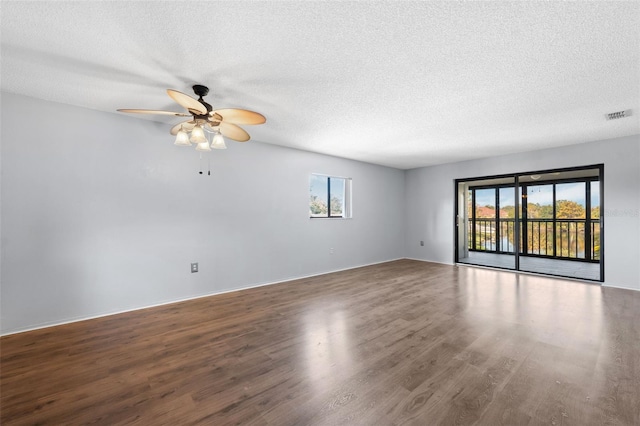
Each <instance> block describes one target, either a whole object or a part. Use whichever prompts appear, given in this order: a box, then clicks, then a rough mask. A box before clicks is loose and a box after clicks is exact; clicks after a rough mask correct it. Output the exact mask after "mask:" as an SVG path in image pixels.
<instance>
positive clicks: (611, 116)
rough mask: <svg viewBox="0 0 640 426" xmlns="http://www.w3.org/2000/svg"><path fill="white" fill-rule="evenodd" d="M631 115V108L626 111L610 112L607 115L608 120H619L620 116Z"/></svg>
mask: <svg viewBox="0 0 640 426" xmlns="http://www.w3.org/2000/svg"><path fill="white" fill-rule="evenodd" d="M629 116H631V110H630V109H627V110H624V111H616V112H610V113H609V114H607V115H606V117H607V120H617V119H618V118H625V117H629Z"/></svg>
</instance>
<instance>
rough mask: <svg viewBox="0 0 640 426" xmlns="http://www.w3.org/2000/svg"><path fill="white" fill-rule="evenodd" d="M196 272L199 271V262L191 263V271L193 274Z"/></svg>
mask: <svg viewBox="0 0 640 426" xmlns="http://www.w3.org/2000/svg"><path fill="white" fill-rule="evenodd" d="M194 272H198V263H197V262H196V263H192V264H191V273H192V274H193V273H194Z"/></svg>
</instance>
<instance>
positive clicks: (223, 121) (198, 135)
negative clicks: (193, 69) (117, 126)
mask: <svg viewBox="0 0 640 426" xmlns="http://www.w3.org/2000/svg"><path fill="white" fill-rule="evenodd" d="M193 92H194V93H195V94H196V95H197V96H198V99H194V98H192V97H191V96H189V95H186V94H184V93H182V92H178V91H177V90H173V89H167V94H168V95H169V96H170V97H171V99H173V100H174V101H176V102H177V103H178V104H179V105H180V106H182V107H184V108H185V109H186V110H187V111H188V113H187V112H173V111H159V110H151V109H119V110H118V111H120V112H126V113H133V114H159V115H173V116H176V117H191V119H189V120H187V121H183V122H182V123H178V124H176V125H175V126H173V127H172V128H171V131H170V133H171V134H172V135H174V136H176V141H175V144H176V145H180V146H191V144H196V150H198V151H211V148H214V149H225V148H226V145H225V143H224V138H223V136H224V137H227V138H229V139H233V140H235V141H238V142H246V141H248V140H249V139H250V136H249V133H247V132H246V131H245V130H244V129H243V128H242V127H240V126H238V124H249V125H253V124H263V123H265V122H266V121H267V119H266V118H265V117H264V115H262V114H260V113H257V112H254V111H249V110H246V109H237V108H223V109H217V110H214V109H213V107H212V106H211V105H210V104H208V103H207V102H205V101H204V100H203V99H202V97H203V96H206V95H207V94H208V93H209V88H208V87H206V86H202V85H200V84H196V85H194V86H193ZM205 130H206V131H207V132H208V133H212V134H213V135H214V136H213V137H212V140H211V143H209V140H208V139H207V137H206V135H205Z"/></svg>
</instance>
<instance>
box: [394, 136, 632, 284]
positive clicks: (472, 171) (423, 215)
mask: <svg viewBox="0 0 640 426" xmlns="http://www.w3.org/2000/svg"><path fill="white" fill-rule="evenodd" d="M599 163H604V177H605V180H604V182H605V188H604V202H605V211H604V215H603V216H605V233H604V250H605V285H609V286H615V287H624V288H631V289H635V290H640V217H639V216H640V213H639V212H640V136H638V135H636V136H630V137H624V138H617V139H612V140H606V141H599V142H592V143H585V144H580V145H572V146H566V147H561V148H554V149H546V150H540V151H534V152H528V153H522V154H514V155H506V156H503V157H494V158H486V159H482V160H474V161H466V162H460V163H453V164H445V165H441V166H433V167H425V168H419V169H413V170H409V171H407V172H406V176H405V193H406V203H407V204H406V210H405V225H406V228H405V241H406V250H405V254H406V256H407V257H410V258H414V259H422V260H429V261H434V262H441V263H453V261H454V231H453V226H454V225H453V214H454V180H455V179H462V178H470V177H481V176H489V175H498V174H506V173H519V172H528V171H536V170H544V169H553V168H562V167H573V166H584V165H591V164H599ZM420 240H424V241H425V246H424V247H420V245H419V241H420Z"/></svg>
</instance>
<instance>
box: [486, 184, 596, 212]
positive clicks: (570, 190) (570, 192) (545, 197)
mask: <svg viewBox="0 0 640 426" xmlns="http://www.w3.org/2000/svg"><path fill="white" fill-rule="evenodd" d="M505 189H506V190H505ZM505 189H501V190H500V198H501V200H500V203H501V207H505V206H513V205H514V200H513V188H505ZM509 192H510V193H511V194H512V195H511V197H510V198H507V197H508V195H507V193H509ZM527 193H528V202H529V203H532V204H540V205H551V203H552V199H553V186H552V185H535V186H533V185H532V186H530V187H529V188H528V191H527ZM584 198H585V190H584V182H575V183H563V184H557V185H556V200H569V201H575V202H576V203H578V204H580V205H582V206H585V205H586V203H585V199H584ZM495 204H496V197H495V193H494V192H493V189H490V190H477V191H476V205H477V206H494V207H495ZM598 205H600V186H599V184H598V182H595V184H592V185H591V206H592V207H595V206H598Z"/></svg>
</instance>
